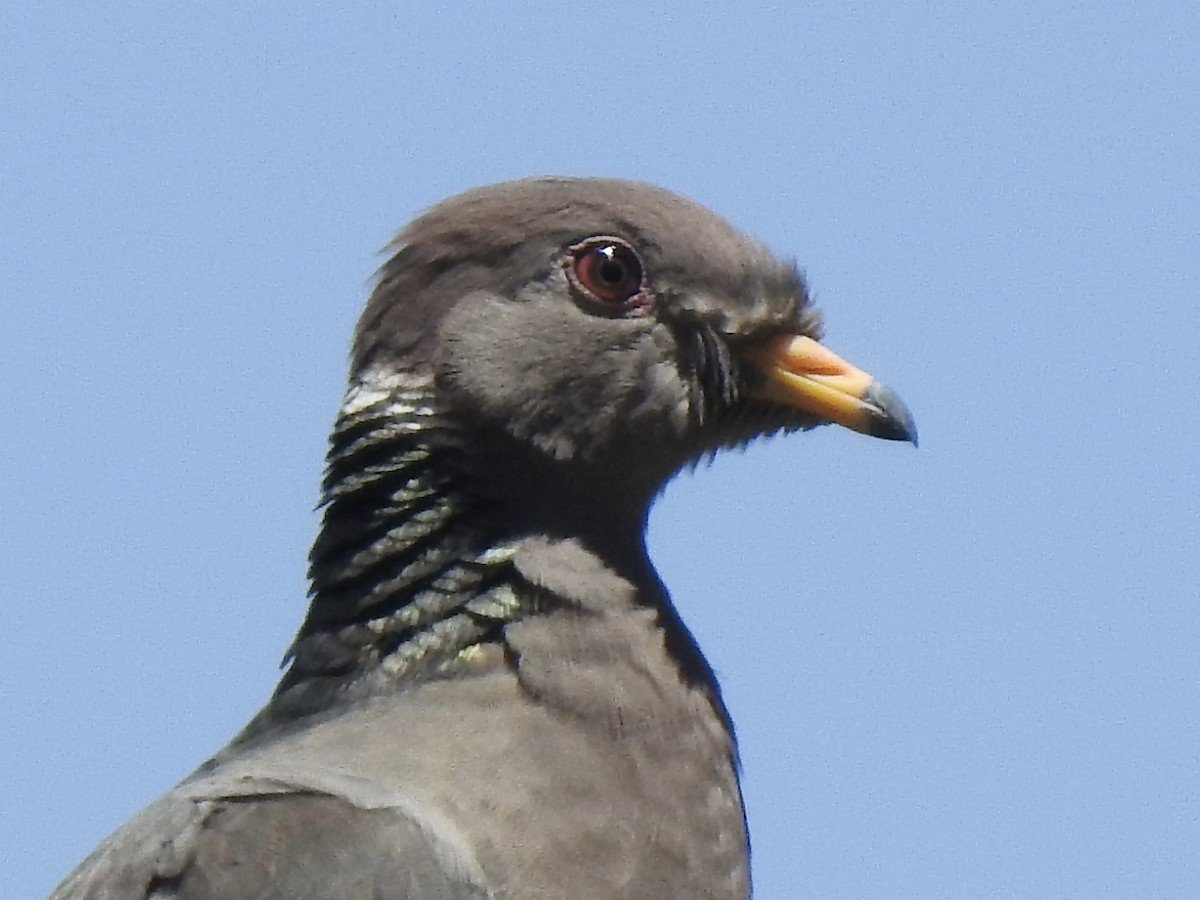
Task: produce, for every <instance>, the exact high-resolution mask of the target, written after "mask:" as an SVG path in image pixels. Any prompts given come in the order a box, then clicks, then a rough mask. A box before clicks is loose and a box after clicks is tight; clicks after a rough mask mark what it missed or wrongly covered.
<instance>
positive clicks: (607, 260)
mask: <svg viewBox="0 0 1200 900" xmlns="http://www.w3.org/2000/svg"><path fill="white" fill-rule="evenodd" d="M572 253H573V255H574V260H575V279H576V280H577V281H578V282H579V285H580V287H582V288H583V289H584V290H585V291H587V292H588V293H589V294H591V295H592V297H593V298H594V299H596V300H598V301H600V302H601V303H604V304H608V305H622V304H625V303H628V302H629V301H630V300H631V299H632V298H633V297H635V296H636V295H637V294H638V293H639V292H640V291H641V290H642V261H641V260H640V259H638V255H637V254H636V253H634V252H633V248H632V247H630V246H629V245H628V244H623V243H621V242H619V241H615V240H613V239H611V238H603V239H600V240H595V241H587V242H585V243H583V244H579V245H577V246H575V247H573V248H572Z"/></svg>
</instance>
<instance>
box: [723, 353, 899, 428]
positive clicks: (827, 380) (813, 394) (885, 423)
mask: <svg viewBox="0 0 1200 900" xmlns="http://www.w3.org/2000/svg"><path fill="white" fill-rule="evenodd" d="M738 355H739V357H740V358H741V359H742V360H743V361H744V362H747V363H749V364H750V365H751V366H753V367H754V368H756V369H758V370H759V371H760V372H761V373H762V374H763V375H764V376H765V378H763V379H762V381H761V383H759V384H757V385H755V386H754V387H752V388H751V391H750V393H751V396H754V397H757V398H758V399H760V400H766V401H768V402H770V403H778V404H780V405H781V406H790V407H792V408H794V409H799V410H803V411H804V412H806V413H809V414H810V415H813V416H816V417H817V418H818V419H824V420H825V421H827V422H833V423H834V424H837V425H843V426H845V427H846V428H850V429H853V430H854V431H860V432H862V433H863V434H869V435H871V436H872V437H879V438H885V439H887V440H890V441H911V442H912V443H913V445H914V446H915V445H916V443H917V426H916V423H914V422H913V417H912V413H910V412H909V411H908V407H907V406H905V405H904V401H902V400H901V399H900V398H899V396H897V395H896V393H895V392H894V391H892V390H891V389H890V388H888V387H886V386H885V385H883V384H880V383H879V382H878V381H876V380H875V379H874V378H872V377H871V376H870V375H868V374H867V373H866V372H864V371H863V370H862V369H858V368H855V367H854V366H852V365H850V363H848V362H846V361H845V360H844V359H842V358H841V357H840V356H838V355H837V354H836V353H834V352H833V351H832V350H829V349H827V348H826V347H824V346H823V345H821V344H819V343H817V342H816V341H815V340H813V339H812V338H810V337H804V336H802V335H791V334H786V335H781V336H779V337H775V338H770V339H768V340H766V341H764V342H762V343H757V344H751V345H747V346H743V347H741V348H739V352H738Z"/></svg>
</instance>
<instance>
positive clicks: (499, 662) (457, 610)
mask: <svg viewBox="0 0 1200 900" xmlns="http://www.w3.org/2000/svg"><path fill="white" fill-rule="evenodd" d="M467 440H468V438H467V437H466V436H465V435H464V434H463V430H462V429H460V428H459V427H457V426H456V425H455V423H454V422H453V421H452V419H451V418H450V417H447V416H444V415H443V414H442V413H441V412H440V411H439V410H438V408H437V404H436V400H435V394H434V391H433V385H432V382H431V381H430V380H418V379H414V378H412V377H411V376H409V377H400V376H398V375H394V374H393V375H390V376H388V377H387V378H386V379H380V378H375V379H373V380H370V381H366V380H364V381H361V382H359V383H356V384H355V385H353V386H352V387H351V389H350V391H349V392H348V394H347V397H346V400H345V402H344V404H343V406H342V409H341V411H340V413H339V416H338V419H337V422H336V424H335V427H334V430H333V434H332V437H331V441H330V450H329V454H328V466H327V472H326V477H325V481H324V485H323V498H322V505H323V507H324V519H323V523H322V526H321V530H320V533H319V535H318V537H317V539H316V541H315V542H314V545H313V549H312V552H311V555H310V569H309V574H310V579H311V584H312V587H311V591H310V594H311V604H310V607H309V610H308V614H307V616H306V618H305V621H304V623H303V625H302V626H301V628H300V631H299V633H298V635H297V637H296V639H295V642H294V643H293V645H292V648H291V650H290V652H289V666H288V669H287V671H286V672H285V673H284V676H283V678H282V679H281V681H280V684H279V686H278V688H277V690H276V693H275V696H274V697H273V698H272V701H271V703H269V704H268V706H267V708H266V709H264V711H263V713H261V714H260V716H259V718H258V719H256V720H255V721H254V722H252V723H251V725H250V726H249V727H248V728H247V730H246V731H245V732H243V734H242V735H241V737H240V740H241V741H245V740H249V739H251V738H254V737H256V736H259V735H261V734H263V733H266V732H268V731H272V730H274V729H275V728H277V727H280V726H283V725H286V723H288V722H292V721H296V720H298V719H303V718H308V717H310V716H312V715H314V714H318V713H322V712H324V711H328V710H331V709H334V708H337V707H340V706H341V705H342V704H343V703H345V702H353V701H354V700H356V699H360V698H362V697H365V696H372V695H379V694H384V693H390V692H393V691H395V690H397V689H398V688H402V687H403V686H404V685H411V684H414V683H418V682H421V681H427V680H432V679H440V678H447V677H455V676H459V675H467V674H471V673H476V672H487V671H495V670H497V669H499V668H502V667H505V666H509V665H510V664H511V661H510V660H509V659H507V658H506V653H507V652H508V651H507V650H506V645H505V643H504V640H503V636H504V629H505V628H506V626H508V625H511V624H512V623H515V622H519V621H521V620H523V619H526V618H527V617H529V616H531V615H533V614H534V613H542V612H545V611H548V610H552V609H554V608H555V607H556V605H561V604H562V603H563V598H561V597H559V596H557V595H555V594H554V593H553V592H547V591H545V590H542V589H541V588H540V587H538V586H536V585H531V584H530V582H529V580H528V578H527V577H525V576H523V575H522V573H521V572H520V571H519V570H518V569H519V566H518V563H517V560H518V559H519V557H520V556H521V555H522V554H524V555H525V556H528V555H529V553H530V550H529V547H530V544H531V543H536V542H533V541H532V540H531V539H532V538H534V537H535V536H536V537H537V541H541V542H544V541H546V540H548V541H550V542H554V541H567V540H571V541H574V542H577V543H578V544H579V545H580V546H582V547H584V548H585V550H586V552H587V553H588V554H589V555H590V556H593V557H595V558H596V559H597V560H598V565H599V566H603V567H604V568H605V569H607V570H609V571H611V572H612V573H613V575H614V577H616V578H618V579H619V580H622V581H623V583H626V584H628V585H629V586H632V588H633V589H634V594H635V596H636V597H637V598H638V602H639V603H641V604H644V605H646V606H660V605H661V606H662V607H664V608H666V609H667V612H668V620H669V622H671V623H674V622H675V621H676V620H675V619H674V614H673V611H671V610H670V609H669V603H668V602H667V600H666V596H665V593H664V592H663V590H662V587H661V584H660V582H659V581H658V578H657V576H656V575H655V573H654V570H653V568H652V567H651V566H650V564H649V562H648V561H647V559H646V556H645V552H644V548H643V544H642V524H643V520H644V513H643V512H641V511H640V510H638V509H637V508H636V507H634V508H633V510H632V512H630V513H628V514H626V515H625V516H624V519H627V520H628V521H624V520H622V518H621V516H619V515H613V514H607V515H605V514H604V513H603V510H605V509H609V508H611V506H612V505H611V504H610V505H608V506H605V505H604V504H599V505H596V506H595V510H596V514H595V515H590V514H589V515H585V516H583V517H582V519H583V521H584V524H582V525H580V524H579V523H580V518H581V517H580V516H579V515H577V514H576V515H567V513H566V512H565V511H564V510H565V509H578V504H577V503H573V502H571V501H567V502H564V503H557V502H555V501H553V500H546V499H545V498H546V497H552V498H553V497H561V495H560V494H558V493H556V491H555V490H554V489H553V486H552V484H550V483H549V482H553V481H554V479H556V478H561V477H562V473H561V472H555V471H544V472H543V471H538V472H534V471H529V466H525V467H521V466H517V467H516V469H514V470H513V471H503V469H504V465H503V464H499V467H500V469H501V471H496V470H495V468H496V467H495V466H493V463H495V462H496V461H497V460H499V459H504V458H506V454H507V451H508V450H509V449H510V448H504V447H495V446H493V447H491V449H490V450H489V449H488V447H487V446H486V445H487V443H488V442H487V440H486V439H482V440H481V439H480V438H479V435H478V433H477V432H473V433H472V435H471V438H470V441H471V442H470V444H469V445H468V444H467ZM535 468H536V466H535ZM554 468H555V467H553V466H551V469H552V470H553V469H554ZM518 470H519V471H518ZM485 475H486V477H485ZM530 479H533V480H534V481H537V482H538V484H539V485H540V486H541V488H542V489H541V490H536V491H532V494H533V495H535V496H536V497H542V498H543V499H542V500H541V501H538V500H536V499H533V500H531V502H528V503H514V499H513V498H514V497H519V496H521V495H522V492H523V489H527V488H529V483H530ZM547 479H548V480H549V482H548V481H547ZM574 483H575V485H576V490H578V485H580V484H586V483H587V479H586V478H583V479H580V478H578V477H576V478H575V479H574ZM580 502H583V503H584V504H585V505H586V506H588V507H589V508H591V507H592V506H593V504H590V503H587V502H586V500H584V501H580ZM573 522H574V523H575V524H572V523H573ZM499 523H503V527H501V526H500V524H499ZM580 530H582V531H584V532H590V533H591V534H592V535H594V540H593V539H592V538H590V537H589V536H588V535H587V534H584V535H582V536H581V535H580V534H579V532H580ZM581 538H582V539H581ZM593 544H594V545H595V546H593ZM683 635H684V636H683V638H682V644H680V648H679V649H680V651H681V653H682V656H684V657H688V658H687V659H685V660H683V662H684V665H685V667H686V668H689V669H691V668H693V666H694V662H693V660H692V659H691V658H690V655H691V654H692V653H693V652H694V653H695V654H696V655H697V656H698V651H695V650H694V647H690V646H688V645H690V638H689V637H687V636H686V632H683ZM668 643H671V642H670V641H668ZM701 661H702V660H701Z"/></svg>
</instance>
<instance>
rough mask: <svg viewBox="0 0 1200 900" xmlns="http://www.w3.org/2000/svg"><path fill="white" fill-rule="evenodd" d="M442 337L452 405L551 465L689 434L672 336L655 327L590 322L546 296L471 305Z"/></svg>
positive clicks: (483, 299) (451, 318)
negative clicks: (626, 443)
mask: <svg viewBox="0 0 1200 900" xmlns="http://www.w3.org/2000/svg"><path fill="white" fill-rule="evenodd" d="M441 332H442V333H441V337H442V346H443V347H444V348H445V354H446V355H445V357H444V358H443V363H442V366H441V367H440V368H441V372H442V376H443V382H444V386H445V388H446V389H447V390H448V391H449V392H450V393H451V395H452V396H453V398H454V402H455V405H456V406H459V407H460V408H463V409H465V410H466V411H468V412H469V413H471V414H473V415H481V416H483V417H485V418H487V419H490V420H492V421H493V422H495V423H496V424H497V425H499V426H500V427H502V428H504V429H505V430H506V431H508V432H509V433H511V434H513V435H514V436H516V437H519V438H521V439H524V440H529V441H531V442H532V443H534V444H535V445H537V446H538V447H539V448H540V449H541V450H543V451H544V452H546V453H549V454H550V455H552V456H555V457H558V458H565V457H569V456H574V455H583V456H591V455H593V454H594V453H599V452H602V450H603V448H602V447H601V443H602V442H603V441H604V440H606V439H611V438H612V437H613V436H614V435H615V434H622V436H623V437H624V438H625V440H633V441H634V442H637V441H639V440H640V439H641V438H644V439H648V440H655V441H658V440H662V439H663V438H664V437H665V436H666V434H664V430H665V431H666V432H679V433H681V432H682V430H683V429H684V428H686V425H687V421H688V410H689V403H688V397H687V394H686V390H685V388H684V386H683V384H682V383H681V381H680V378H679V372H678V370H677V369H676V367H675V365H674V364H673V363H671V362H668V360H670V359H672V358H673V354H672V353H671V352H670V350H671V348H670V346H669V342H670V337H669V333H666V329H663V328H661V326H658V325H656V324H655V323H654V321H653V320H650V319H640V320H629V319H609V318H604V317H600V316H592V315H588V314H587V313H585V312H584V311H582V310H580V309H579V308H578V307H576V306H575V305H574V304H573V303H571V302H569V301H564V300H562V299H559V298H557V297H553V296H534V297H530V298H526V299H524V300H520V301H512V300H505V299H501V298H496V297H491V296H475V297H469V298H464V300H463V301H461V302H460V303H459V304H458V305H457V307H456V308H455V309H454V310H452V311H451V312H450V313H449V314H448V315H447V316H446V318H445V320H444V321H443V324H442V329H441ZM664 342H666V343H667V346H664ZM646 432H651V433H650V434H648V433H646ZM639 433H641V438H639V436H638V434H639Z"/></svg>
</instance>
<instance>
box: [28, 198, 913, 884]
mask: <svg viewBox="0 0 1200 900" xmlns="http://www.w3.org/2000/svg"><path fill="white" fill-rule="evenodd" d="M393 249H394V255H393V256H392V257H391V258H390V259H389V260H388V262H387V263H386V264H385V265H384V266H383V269H382V271H381V274H380V277H379V281H378V285H377V287H376V288H375V290H374V293H373V295H372V296H371V299H370V301H369V303H368V304H367V308H366V310H365V312H364V313H363V316H362V319H361V320H360V322H359V325H358V330H357V334H356V336H355V340H354V348H353V354H352V364H351V376H350V384H349V389H348V391H347V393H346V396H345V401H344V403H343V404H342V407H341V409H340V410H339V412H338V416H337V422H336V425H335V426H334V430H333V435H332V439H331V446H330V450H329V457H328V472H327V475H326V478H325V482H324V520H323V524H322V526H321V530H320V534H319V535H318V537H317V539H316V543H315V545H314V547H313V550H312V554H311V569H310V575H311V580H312V592H311V594H312V602H311V605H310V608H309V610H308V615H307V617H306V618H305V620H304V623H303V625H302V626H301V628H300V632H299V634H298V636H297V637H296V640H295V643H294V644H293V645H292V648H291V651H290V654H289V663H288V666H287V669H286V671H285V673H284V675H283V677H282V680H281V681H280V683H279V687H278V689H277V690H276V692H275V694H274V695H273V696H272V697H271V699H270V700H269V701H268V702H267V704H266V706H265V707H264V708H263V710H262V711H261V712H260V713H259V714H258V715H257V716H256V717H255V718H254V719H253V720H252V721H251V722H250V723H249V725H247V726H246V728H245V730H243V731H242V732H241V733H240V734H239V735H238V736H237V737H235V738H234V740H233V741H232V742H231V743H230V744H229V745H228V746H227V747H226V748H225V749H223V750H221V751H220V752H219V753H218V754H217V755H216V756H215V757H213V758H212V759H211V760H209V761H208V762H206V763H204V764H203V765H202V766H200V768H199V769H198V770H197V771H196V772H195V773H193V774H192V775H190V776H189V777H187V778H186V779H185V780H184V781H183V782H181V783H180V784H179V785H178V786H177V787H176V788H174V789H173V790H171V791H170V792H168V793H167V794H166V795H164V796H163V797H161V798H160V799H158V800H157V801H155V802H154V803H152V804H151V805H150V806H149V807H147V808H146V809H145V810H143V811H142V812H141V813H139V814H138V815H137V816H135V817H134V818H133V819H132V820H131V821H130V822H129V823H127V824H126V825H125V826H124V827H123V828H121V829H120V830H118V831H117V832H116V833H114V834H113V835H112V836H111V837H109V838H108V839H107V840H105V841H104V842H103V843H102V844H101V845H100V846H99V847H98V848H97V849H96V850H95V851H94V852H93V853H92V854H91V855H90V856H89V857H88V858H87V859H86V860H84V862H83V863H82V864H81V865H80V866H79V867H78V868H77V869H76V870H75V871H74V872H73V873H72V874H71V875H69V876H68V877H67V879H66V880H65V881H64V882H63V883H62V884H61V885H60V886H59V887H58V889H57V890H56V891H55V892H54V894H53V895H52V896H53V897H54V898H56V900H67V898H92V900H98V898H105V900H142V898H149V897H154V898H166V897H172V898H186V900H200V898H229V900H232V898H237V900H249V898H260V900H266V898H278V900H284V898H288V900H318V898H319V900H357V898H362V900H366V898H376V900H401V898H403V900H415V898H420V900H432V898H438V900H467V898H496V900H566V898H571V900H617V898H621V900H634V898H645V900H664V898H689V900H695V898H712V900H734V898H737V900H744V898H746V897H747V896H748V895H749V891H750V888H749V873H748V851H747V836H746V829H745V823H744V817H743V812H742V802H741V795H740V792H739V788H738V774H737V761H736V752H735V745H734V737H733V728H732V726H731V724H730V720H729V716H728V714H727V712H726V710H725V707H724V705H723V703H722V700H721V694H720V691H719V689H718V687H717V683H716V680H715V679H714V677H713V673H712V671H711V670H710V669H709V667H708V665H707V663H706V662H705V659H704V657H703V655H701V653H700V650H699V649H698V648H697V647H696V644H695V643H694V642H693V640H692V637H691V635H690V634H689V633H688V631H687V629H686V628H685V627H684V625H683V624H682V622H681V621H680V620H679V618H678V616H677V614H676V611H675V608H674V607H673V606H672V604H671V602H670V600H669V599H668V597H667V593H666V591H665V590H664V588H663V586H662V584H661V582H660V581H659V579H658V577H657V575H656V574H655V571H654V568H653V566H652V565H651V563H650V562H649V560H648V559H647V557H646V549H645V544H644V530H645V524H646V516H647V512H648V510H649V507H650V504H651V502H652V500H653V498H654V496H655V495H656V493H657V492H658V491H659V490H660V489H661V488H662V486H663V484H664V482H665V481H666V480H667V479H668V478H670V477H671V475H672V474H673V473H675V472H676V471H677V470H679V469H680V467H682V466H685V465H687V464H688V463H690V462H692V461H694V460H696V459H697V458H698V457H700V456H702V455H704V454H706V453H710V452H712V451H715V450H717V449H719V448H722V447H728V446H734V445H740V444H744V443H746V442H747V441H749V440H751V439H753V438H754V437H756V436H759V435H763V434H767V433H771V432H779V431H791V430H796V429H804V428H809V427H812V426H815V425H819V424H822V423H825V422H836V423H839V424H842V425H845V426H848V427H850V428H853V429H855V430H858V431H862V432H866V433H867V434H872V435H875V436H878V437H884V438H892V439H909V440H914V441H915V438H916V432H915V430H914V427H913V423H912V419H911V417H910V416H909V413H908V411H907V410H906V409H905V407H904V405H903V404H902V403H901V402H900V401H899V399H898V398H897V397H896V395H895V394H893V393H891V392H890V391H889V390H887V389H886V388H884V387H883V386H882V385H880V384H879V383H878V382H876V381H874V380H873V379H872V378H870V377H869V376H867V375H866V374H864V373H863V372H861V371H859V370H858V369H855V368H853V367H852V366H850V365H849V364H847V363H846V362H844V361H843V360H841V359H839V358H838V357H837V356H835V355H834V354H833V353H831V352H830V351H828V350H826V349H825V348H824V347H823V346H822V345H821V344H819V343H818V342H817V339H818V338H819V337H820V328H821V326H820V317H819V316H818V314H817V312H816V311H815V310H814V309H813V307H812V306H811V305H810V302H809V297H808V293H807V291H806V288H805V284H804V281H803V279H802V278H801V276H800V274H799V273H798V272H797V270H796V268H795V266H794V265H793V264H791V263H787V262H781V261H780V260H778V259H776V258H775V257H773V256H772V255H771V254H770V253H768V251H767V250H765V249H764V248H763V247H762V246H761V245H759V244H758V243H756V242H754V241H752V240H750V239H748V238H747V237H745V236H743V235H742V234H740V233H738V232H737V231H735V230H734V229H733V228H731V227H730V226H729V225H727V224H726V223H725V222H724V221H723V220H721V219H719V218H717V217H716V216H715V215H713V214H712V213H711V212H709V211H708V210H706V209H704V208H703V207H700V206H698V205H696V204H694V203H692V202H690V201H688V200H686V199H684V198H683V197H680V196H677V195H675V194H672V193H669V192H667V191H664V190H660V189H658V188H654V187H650V186H648V185H644V184H636V183H631V182H625V181H615V180H593V179H573V178H538V179H531V180H525V181H517V182H512V183H508V184H500V185H495V186H492V187H486V188H482V189H478V190H473V191H468V192H467V193H465V194H462V195H460V196H458V197H455V198H452V199H450V200H447V201H446V202H444V203H442V204H441V205H439V206H436V207H434V208H433V209H432V210H430V211H429V212H427V213H425V214H424V215H423V216H421V217H420V218H418V219H417V220H416V221H415V222H413V223H412V224H411V225H409V226H408V227H407V228H406V229H405V230H404V231H402V232H401V233H400V235H399V237H398V238H397V240H396V242H395V245H394V248H393Z"/></svg>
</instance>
